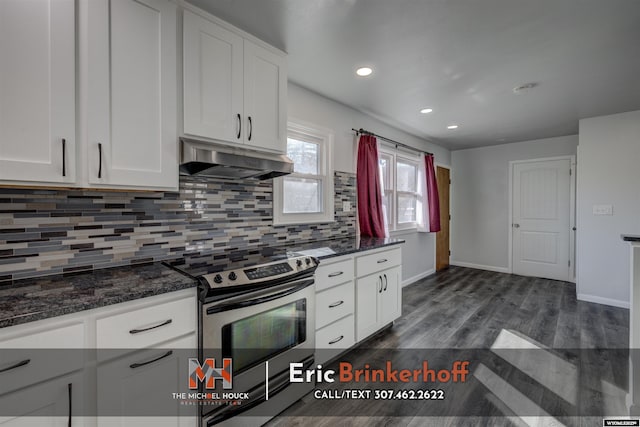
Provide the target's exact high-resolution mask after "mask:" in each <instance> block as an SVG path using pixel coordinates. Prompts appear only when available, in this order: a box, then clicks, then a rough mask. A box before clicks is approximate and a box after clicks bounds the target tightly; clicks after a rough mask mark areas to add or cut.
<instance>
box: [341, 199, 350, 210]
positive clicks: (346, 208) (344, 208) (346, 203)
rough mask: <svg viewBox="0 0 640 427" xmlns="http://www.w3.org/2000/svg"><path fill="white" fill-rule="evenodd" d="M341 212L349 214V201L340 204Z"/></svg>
mask: <svg viewBox="0 0 640 427" xmlns="http://www.w3.org/2000/svg"><path fill="white" fill-rule="evenodd" d="M342 211H343V212H351V202H349V201H346V202H342Z"/></svg>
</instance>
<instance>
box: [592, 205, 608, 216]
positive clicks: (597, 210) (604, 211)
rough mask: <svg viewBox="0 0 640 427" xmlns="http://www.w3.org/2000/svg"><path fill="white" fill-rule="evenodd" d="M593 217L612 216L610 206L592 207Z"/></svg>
mask: <svg viewBox="0 0 640 427" xmlns="http://www.w3.org/2000/svg"><path fill="white" fill-rule="evenodd" d="M593 214H594V215H613V206H612V205H593Z"/></svg>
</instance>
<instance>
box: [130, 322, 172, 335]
mask: <svg viewBox="0 0 640 427" xmlns="http://www.w3.org/2000/svg"><path fill="white" fill-rule="evenodd" d="M171 322H173V319H168V320H165V321H164V322H162V323H159V324H157V325H155V326H150V327H148V328H144V329H132V330H130V331H129V333H130V334H139V333H140V332H145V331H150V330H151V329H156V328H159V327H161V326H166V325H168V324H170V323H171Z"/></svg>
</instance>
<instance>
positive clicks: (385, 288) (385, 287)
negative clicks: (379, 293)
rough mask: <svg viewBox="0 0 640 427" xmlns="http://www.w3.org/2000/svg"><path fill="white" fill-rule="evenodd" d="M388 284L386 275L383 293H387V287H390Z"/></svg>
mask: <svg viewBox="0 0 640 427" xmlns="http://www.w3.org/2000/svg"><path fill="white" fill-rule="evenodd" d="M388 284H389V281H388V280H387V275H386V274H385V275H384V289H383V291H386V290H387V285H388Z"/></svg>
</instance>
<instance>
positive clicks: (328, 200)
mask: <svg viewBox="0 0 640 427" xmlns="http://www.w3.org/2000/svg"><path fill="white" fill-rule="evenodd" d="M286 138H287V139H289V138H294V139H297V140H299V141H308V142H312V143H315V144H318V146H319V147H318V156H319V159H318V174H317V175H315V174H303V173H297V172H293V173H292V174H290V175H286V176H283V177H278V178H274V179H273V225H296V224H313V223H331V222H335V212H334V200H333V199H334V187H333V132H332V131H331V130H330V129H327V128H323V127H321V126H317V125H314V124H310V123H304V122H301V121H298V120H296V121H289V122H288V123H287V135H286ZM285 147H286V145H285ZM285 154H286V149H285ZM287 177H292V178H301V179H314V180H319V181H320V182H321V184H320V185H321V189H322V195H321V197H320V202H321V204H322V210H321V211H320V212H308V213H304V212H299V213H285V212H284V181H285V179H286V178H287Z"/></svg>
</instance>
